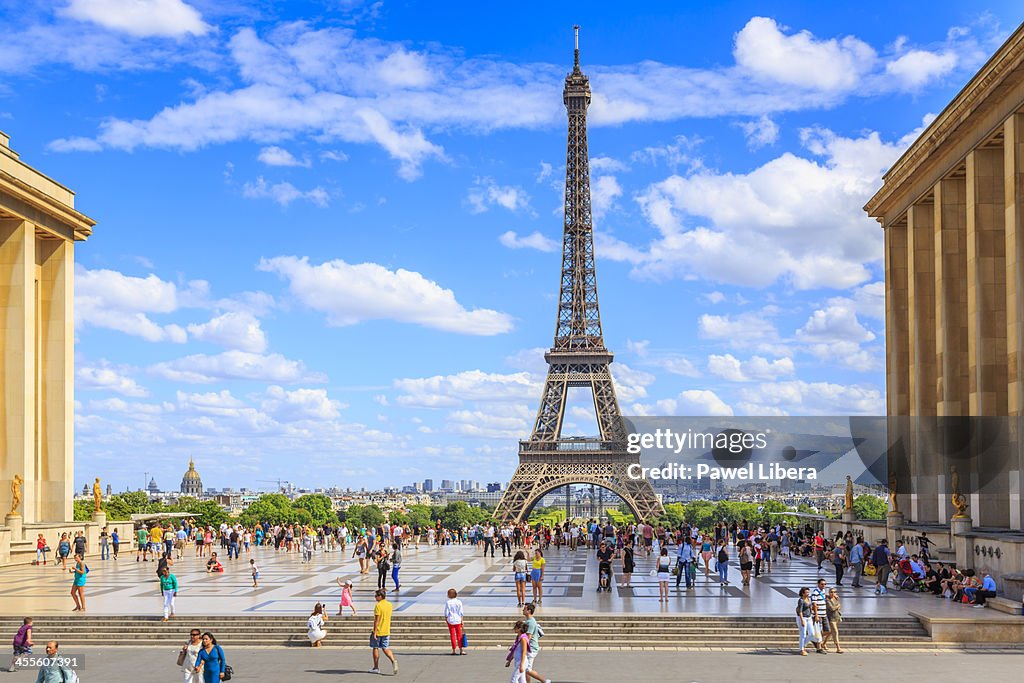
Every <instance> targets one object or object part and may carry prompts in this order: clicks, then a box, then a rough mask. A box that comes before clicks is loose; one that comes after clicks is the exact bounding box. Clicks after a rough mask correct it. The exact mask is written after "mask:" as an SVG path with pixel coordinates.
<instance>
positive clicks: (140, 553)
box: [135, 524, 149, 562]
mask: <svg viewBox="0 0 1024 683" xmlns="http://www.w3.org/2000/svg"><path fill="white" fill-rule="evenodd" d="M135 540H136V542H137V544H138V547H137V548H136V550H135V561H136V562H138V561H139V560H142V561H143V562H149V529H147V528H146V525H145V524H143V525H142V526H141V527H139V530H138V531H136V532H135Z"/></svg>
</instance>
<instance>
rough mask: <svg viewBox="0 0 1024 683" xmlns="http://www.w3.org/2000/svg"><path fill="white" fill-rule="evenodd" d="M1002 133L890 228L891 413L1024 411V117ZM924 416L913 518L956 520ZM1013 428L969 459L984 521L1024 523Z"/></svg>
mask: <svg viewBox="0 0 1024 683" xmlns="http://www.w3.org/2000/svg"><path fill="white" fill-rule="evenodd" d="M1001 132H1002V135H1001V136H999V135H996V136H994V137H993V139H992V140H991V141H990V142H988V143H986V144H985V145H983V146H981V147H978V148H976V149H974V150H972V151H970V152H969V153H968V154H967V157H966V159H965V160H964V163H963V164H962V165H960V166H959V167H958V168H957V169H956V170H954V171H952V172H951V173H950V174H949V175H947V176H946V177H944V178H942V179H941V180H939V181H938V182H937V183H936V184H935V186H934V187H933V188H932V191H931V192H930V193H928V194H927V195H926V196H925V197H923V198H922V199H921V200H919V201H918V202H917V203H915V204H913V205H912V206H911V207H910V208H909V209H908V210H907V213H906V218H905V220H900V221H897V222H894V223H893V224H891V225H889V226H887V227H886V229H885V253H886V262H885V268H886V299H887V302H886V329H887V333H886V356H887V363H886V365H887V376H886V385H887V386H886V388H887V400H888V412H889V414H890V415H898V416H903V415H909V416H912V417H914V418H929V417H939V418H942V417H949V416H968V415H970V416H1013V417H1019V416H1021V415H1022V406H1024V377H1022V370H1024V368H1022V367H1021V364H1020V362H1019V359H1022V358H1024V347H1022V342H1024V335H1022V334H1021V330H1020V329H1019V328H1020V324H1021V322H1022V321H1024V311H1022V306H1024V272H1022V266H1024V115H1021V114H1014V115H1012V116H1011V117H1010V118H1009V119H1007V120H1006V121H1005V122H1004V124H1003V126H1002V131H1001ZM1000 137H1001V142H1000ZM913 424H915V425H916V427H915V428H913V429H911V430H910V432H909V434H904V435H903V438H904V441H905V443H907V442H909V449H908V458H909V460H910V462H909V472H910V474H911V477H912V479H913V480H912V482H911V491H910V493H909V494H908V496H909V501H907V502H909V510H907V511H908V512H909V517H910V518H911V519H912V520H914V521H920V522H928V521H938V522H946V521H948V519H949V518H950V516H951V513H952V511H951V508H950V503H949V494H950V493H951V492H950V491H949V490H948V489H949V485H948V483H947V480H948V475H949V462H948V461H943V462H942V463H939V462H937V456H936V447H937V446H938V445H939V444H941V440H942V438H943V435H942V434H941V433H929V432H928V427H927V425H929V424H931V425H934V424H935V422H934V421H933V422H929V421H928V420H927V419H924V420H918V421H916V422H913ZM989 425H991V423H989ZM1006 429H1007V430H1008V431H1009V433H1008V434H1006V435H1001V436H1000V439H1004V440H1005V441H1000V443H1002V445H1001V446H1000V447H999V449H998V452H996V451H995V450H994V449H990V450H989V451H987V452H985V453H980V454H979V458H980V459H974V460H972V461H971V462H970V463H964V464H962V465H961V466H960V475H961V477H962V481H963V484H962V486H961V488H962V489H963V491H962V492H963V493H965V494H968V498H969V500H970V503H971V506H970V515H971V519H972V522H973V524H974V525H975V526H991V527H1001V528H1007V527H1009V528H1013V529H1021V517H1022V504H1021V495H1020V494H1021V483H1022V481H1021V477H1022V475H1021V473H1022V470H1024V466H1022V465H1024V462H1022V457H1021V449H1020V443H1021V439H1020V438H1019V433H1018V432H1019V420H1016V419H1010V420H1008V421H1007V424H1006ZM936 431H941V430H936ZM965 466H966V471H965ZM993 467H996V468H998V469H1000V470H1001V471H999V472H992V471H991V468H993ZM986 468H988V469H986ZM901 509H904V506H903V504H902V503H901Z"/></svg>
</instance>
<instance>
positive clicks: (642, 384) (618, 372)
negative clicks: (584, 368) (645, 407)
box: [611, 363, 656, 403]
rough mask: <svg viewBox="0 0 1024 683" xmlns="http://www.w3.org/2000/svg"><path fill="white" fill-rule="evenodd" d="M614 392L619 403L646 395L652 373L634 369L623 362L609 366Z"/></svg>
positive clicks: (630, 401)
mask: <svg viewBox="0 0 1024 683" xmlns="http://www.w3.org/2000/svg"><path fill="white" fill-rule="evenodd" d="M611 372H612V380H613V381H614V383H615V393H616V395H617V396H618V399H619V402H620V403H632V402H633V401H638V400H640V399H642V398H646V397H647V387H649V386H650V385H651V384H654V380H655V379H656V378H655V377H654V375H652V374H651V373H649V372H644V371H643V370H636V369H634V368H631V367H629V366H628V365H626V364H625V363H615V364H614V365H612V366H611Z"/></svg>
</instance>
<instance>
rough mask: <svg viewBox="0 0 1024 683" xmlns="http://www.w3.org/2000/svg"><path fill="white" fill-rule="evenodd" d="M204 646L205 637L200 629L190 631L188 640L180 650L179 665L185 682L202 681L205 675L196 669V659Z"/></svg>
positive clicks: (198, 682)
mask: <svg viewBox="0 0 1024 683" xmlns="http://www.w3.org/2000/svg"><path fill="white" fill-rule="evenodd" d="M202 647H203V637H202V634H201V633H200V632H199V629H197V628H194V629H192V630H191V631H189V634H188V641H186V642H185V644H184V645H182V646H181V651H179V652H178V666H180V667H181V673H182V676H184V679H185V683H201V681H202V680H203V675H202V673H200V672H199V671H197V670H196V666H195V664H196V659H197V658H198V657H199V650H200V649H201V648H202Z"/></svg>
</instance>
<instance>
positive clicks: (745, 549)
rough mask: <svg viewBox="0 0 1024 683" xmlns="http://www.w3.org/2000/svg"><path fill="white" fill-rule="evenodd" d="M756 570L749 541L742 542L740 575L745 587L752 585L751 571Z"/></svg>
mask: <svg viewBox="0 0 1024 683" xmlns="http://www.w3.org/2000/svg"><path fill="white" fill-rule="evenodd" d="M753 568H754V555H753V552H752V551H751V547H750V542H749V541H740V575H742V576H743V585H744V586H749V585H750V570H751V569H753Z"/></svg>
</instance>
